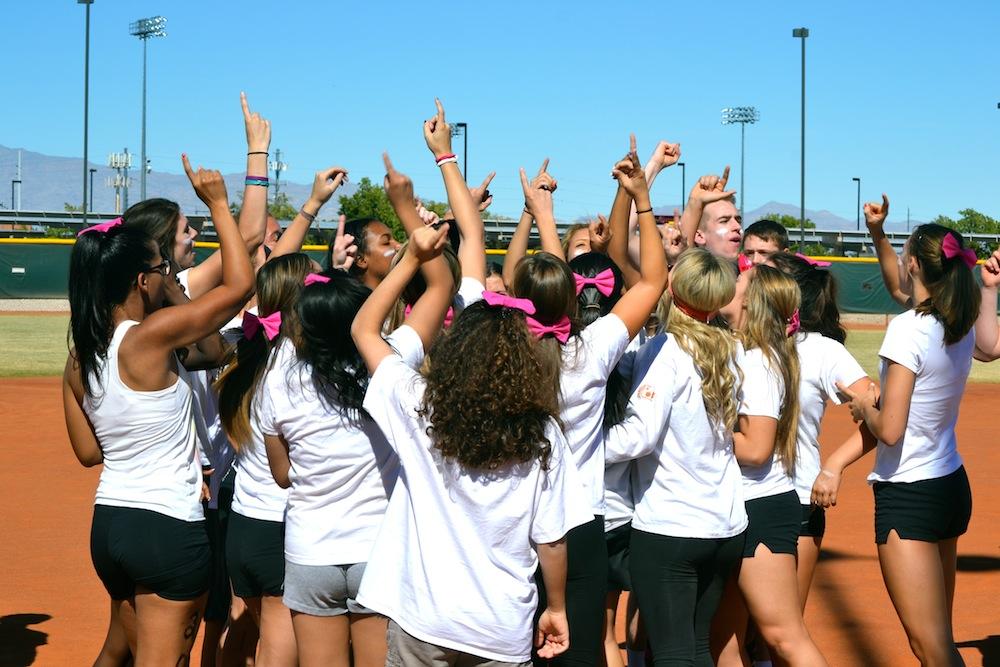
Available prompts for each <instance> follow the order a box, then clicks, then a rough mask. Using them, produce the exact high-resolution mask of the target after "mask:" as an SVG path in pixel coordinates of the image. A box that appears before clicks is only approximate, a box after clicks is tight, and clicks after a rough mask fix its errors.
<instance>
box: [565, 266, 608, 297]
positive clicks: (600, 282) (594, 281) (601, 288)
mask: <svg viewBox="0 0 1000 667" xmlns="http://www.w3.org/2000/svg"><path fill="white" fill-rule="evenodd" d="M573 280H575V281H576V293H577V296H579V294H580V292H582V291H583V288H585V287H587V286H588V285H590V286H593V287H596V288H597V291H598V292H600V293H601V294H603V295H604V296H611V293H612V292H614V291H615V272H614V271H612V270H611V269H604V270H603V271H601V272H600V273H598V274H597V275H596V276H594V277H593V278H586V277H584V276H581V275H580V274H579V273H576V272H575V271H574V272H573Z"/></svg>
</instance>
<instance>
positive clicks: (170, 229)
mask: <svg viewBox="0 0 1000 667" xmlns="http://www.w3.org/2000/svg"><path fill="white" fill-rule="evenodd" d="M180 214H181V207H180V206H178V205H177V202H173V201H170V200H169V199H162V198H159V197H154V198H152V199H146V200H143V201H141V202H139V203H138V204H133V205H132V206H129V207H128V210H126V211H125V212H124V213H122V220H124V221H125V225H126V226H127V227H139V228H140V229H142V230H144V231H145V232H146V234H147V235H148V236H149V237H150V238H151V239H153V241H154V242H155V243H156V245H157V246H158V247H159V248H160V256H161V257H163V259H169V260H170V261H173V260H174V246H175V244H176V242H177V240H176V239H177V218H178V217H179V216H180ZM84 236H86V234H85V235H84Z"/></svg>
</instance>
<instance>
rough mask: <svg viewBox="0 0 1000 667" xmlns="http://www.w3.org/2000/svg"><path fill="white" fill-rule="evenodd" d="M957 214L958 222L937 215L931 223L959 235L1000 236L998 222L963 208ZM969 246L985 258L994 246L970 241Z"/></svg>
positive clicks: (975, 211)
mask: <svg viewBox="0 0 1000 667" xmlns="http://www.w3.org/2000/svg"><path fill="white" fill-rule="evenodd" d="M958 214H959V215H960V216H961V217H960V218H959V219H958V220H953V219H952V218H949V217H948V216H946V215H939V216H938V217H936V218H934V219H933V220H931V223H933V224H937V225H941V226H942V227H948V228H949V229H954V230H955V231H956V232H959V233H961V234H1000V221H998V220H996V219H995V218H991V217H990V216H988V215H986V214H985V213H980V212H979V211H977V210H975V209H973V208H963V209H962V210H961V211H959V212H958ZM969 246H970V247H971V248H973V249H975V251H976V254H977V255H979V256H980V257H984V258H985V257H989V256H990V253H992V252H993V248H994V247H995V246H996V244H990V243H986V242H985V241H971V242H970V243H969Z"/></svg>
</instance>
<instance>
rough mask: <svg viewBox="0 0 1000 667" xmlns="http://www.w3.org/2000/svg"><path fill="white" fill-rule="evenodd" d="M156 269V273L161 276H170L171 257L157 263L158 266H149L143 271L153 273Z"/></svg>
mask: <svg viewBox="0 0 1000 667" xmlns="http://www.w3.org/2000/svg"><path fill="white" fill-rule="evenodd" d="M154 271H155V272H156V273H159V274H160V275H161V276H169V275H170V260H169V259H165V260H163V261H162V262H160V263H159V264H157V265H156V266H150V267H147V268H146V270H145V271H143V273H153V272H154Z"/></svg>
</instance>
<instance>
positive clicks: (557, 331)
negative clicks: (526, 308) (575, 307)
mask: <svg viewBox="0 0 1000 667" xmlns="http://www.w3.org/2000/svg"><path fill="white" fill-rule="evenodd" d="M524 321H525V323H526V324H527V325H528V331H530V332H531V333H532V334H533V335H534V336H535V338H541V337H542V336H544V335H546V334H552V335H553V336H554V337H555V339H556V340H557V341H559V342H560V343H565V342H566V341H568V340H569V334H570V332H571V331H572V326H571V325H570V322H569V318H568V317H566V316H565V315H563V316H562V319H561V320H559V321H558V322H556V323H555V324H542V323H541V322H539V321H538V320H536V319H535V318H534V317H525V318H524Z"/></svg>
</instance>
